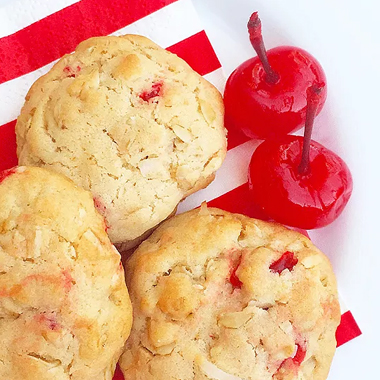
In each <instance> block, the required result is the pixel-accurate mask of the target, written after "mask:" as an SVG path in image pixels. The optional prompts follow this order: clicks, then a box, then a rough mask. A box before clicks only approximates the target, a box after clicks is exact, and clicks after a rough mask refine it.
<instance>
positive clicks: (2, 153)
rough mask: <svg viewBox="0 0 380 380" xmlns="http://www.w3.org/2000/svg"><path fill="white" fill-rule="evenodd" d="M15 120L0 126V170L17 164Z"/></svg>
mask: <svg viewBox="0 0 380 380" xmlns="http://www.w3.org/2000/svg"><path fill="white" fill-rule="evenodd" d="M15 125H16V120H14V121H11V122H10V123H7V124H5V125H3V126H2V127H0V171H1V170H5V169H9V168H12V167H13V166H16V165H17V156H16V134H15Z"/></svg>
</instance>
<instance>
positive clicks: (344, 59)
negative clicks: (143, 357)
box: [194, 0, 380, 380]
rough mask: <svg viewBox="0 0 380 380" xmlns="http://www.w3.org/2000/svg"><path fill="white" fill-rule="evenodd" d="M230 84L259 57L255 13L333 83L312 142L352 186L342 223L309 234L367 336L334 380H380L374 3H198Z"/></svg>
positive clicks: (377, 30) (379, 49)
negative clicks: (329, 153) (342, 166)
mask: <svg viewBox="0 0 380 380" xmlns="http://www.w3.org/2000/svg"><path fill="white" fill-rule="evenodd" d="M194 3H195V5H196V8H197V10H198V11H199V13H200V15H201V17H202V19H203V21H204V24H205V26H206V29H207V31H208V34H209V37H210V39H211V42H212V43H213V45H214V47H215V49H216V51H217V53H218V55H219V57H220V59H221V61H222V64H223V65H224V68H225V71H226V73H227V74H229V73H230V72H231V71H232V70H233V69H234V68H235V67H236V66H237V65H238V64H239V63H241V62H243V61H244V60H246V59H248V58H250V57H251V56H252V55H253V54H254V53H253V50H252V48H251V47H250V43H249V39H248V35H247V31H246V23H247V20H248V18H249V15H250V13H251V12H253V11H256V10H258V11H259V12H260V16H261V19H262V22H263V31H264V40H265V41H266V45H267V48H271V47H275V46H277V45H296V46H299V47H302V48H304V49H306V50H307V51H309V52H310V53H312V54H313V55H314V56H315V57H317V59H318V60H319V61H320V63H321V64H322V66H323V68H324V69H325V71H326V75H327V84H328V100H327V103H326V106H325V109H324V111H323V112H322V114H321V115H320V117H319V118H318V120H317V123H316V127H315V133H314V135H313V138H314V139H315V140H317V141H319V142H321V143H322V144H324V145H326V146H327V147H329V148H330V149H332V150H334V151H335V152H337V153H338V154H340V155H341V156H342V157H343V158H344V160H345V161H346V162H347V164H348V165H349V167H350V169H351V171H352V174H353V177H354V192H353V196H352V198H351V201H350V202H349V205H348V206H347V209H346V210H345V211H344V213H343V214H342V215H341V217H340V218H339V219H338V220H337V221H336V222H335V223H333V224H332V225H331V226H329V227H327V228H324V229H321V230H317V231H313V232H312V233H311V237H312V239H313V241H314V242H315V243H316V245H318V246H319V247H320V248H321V249H322V250H323V251H324V252H326V253H327V254H328V255H329V257H330V259H331V261H332V263H333V265H334V268H335V271H336V274H337V277H338V282H339V289H340V292H341V294H342V295H343V298H344V300H345V301H346V303H347V306H348V307H349V308H350V309H351V311H352V312H353V314H354V316H355V318H356V320H357V321H358V323H359V326H360V327H361V329H362V331H363V335H362V336H361V337H359V338H357V339H355V340H353V341H351V342H349V343H347V344H346V345H344V346H342V347H340V348H338V350H337V354H336V357H335V359H334V362H333V366H332V369H331V372H330V375H329V380H354V379H355V380H357V379H366V378H367V379H379V378H380V375H379V371H378V369H377V360H378V357H377V356H378V353H379V342H380V331H379V328H378V326H379V322H377V321H378V319H379V317H380V308H379V297H378V293H377V291H378V290H380V273H379V270H380V252H379V253H377V252H376V250H377V241H378V235H377V234H379V232H378V231H377V229H376V227H377V226H378V225H379V226H380V223H378V216H379V215H380V209H379V203H380V202H379V195H378V194H379V193H380V191H379V189H380V181H379V178H380V175H379V173H380V170H379V167H378V166H379V165H380V154H379V152H380V134H379V131H378V129H379V128H380V123H379V111H380V104H379V100H380V74H379V62H380V44H379V39H380V23H379V22H378V11H379V10H380V7H379V6H378V3H377V1H375V0H362V1H360V2H358V1H354V0H306V1H299V0H286V1H285V0H251V1H249V0H194Z"/></svg>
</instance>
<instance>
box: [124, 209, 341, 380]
mask: <svg viewBox="0 0 380 380" xmlns="http://www.w3.org/2000/svg"><path fill="white" fill-rule="evenodd" d="M126 273H127V278H128V285H129V288H130V289H131V300H132V305H133V306H134V324H133V327H132V332H131V336H130V338H129V339H128V341H127V344H126V347H125V353H124V354H123V356H122V358H121V360H120V365H121V368H122V370H123V372H124V376H125V378H126V379H128V380H134V379H139V380H141V379H144V380H149V379H152V380H153V379H155V380H161V379H162V380H167V379H169V378H170V379H176V380H177V379H178V380H190V379H196V380H199V379H220V380H226V379H228V380H238V379H244V380H273V379H275V380H293V379H299V380H300V379H302V380H306V379H310V380H325V379H326V377H327V374H328V372H329V367H330V363H331V360H332V357H333V355H334V352H335V346H336V341H335V331H336V328H337V326H338V324H339V321H340V310H339V303H338V296H337V288H336V281H335V277H334V274H333V271H332V268H331V265H330V262H329V260H328V259H327V258H326V256H324V255H323V254H322V253H321V252H320V251H319V250H318V249H317V248H316V247H315V246H314V245H313V244H312V243H311V242H310V240H309V239H307V238H306V237H304V236H303V235H301V234H299V233H297V232H295V231H290V230H288V229H286V228H285V227H282V226H280V225H278V224H272V223H268V222H263V221H259V220H255V219H250V218H248V217H245V216H242V215H237V214H230V213H227V212H224V211H221V210H218V209H207V207H205V206H203V207H202V208H201V209H198V210H193V211H190V212H188V213H185V214H182V215H179V216H176V217H174V218H172V219H170V220H168V221H166V222H164V223H163V224H162V225H161V226H160V227H159V228H158V229H157V230H156V231H155V232H154V233H153V234H152V235H151V237H150V238H148V239H147V240H146V241H144V242H143V243H142V244H141V245H140V246H139V248H138V249H137V250H136V251H135V253H134V254H133V256H132V257H131V258H130V259H129V261H128V262H127V266H126Z"/></svg>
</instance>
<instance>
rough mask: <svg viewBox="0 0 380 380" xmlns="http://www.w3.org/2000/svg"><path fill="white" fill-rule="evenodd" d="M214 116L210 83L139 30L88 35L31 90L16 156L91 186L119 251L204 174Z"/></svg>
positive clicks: (221, 141)
mask: <svg viewBox="0 0 380 380" xmlns="http://www.w3.org/2000/svg"><path fill="white" fill-rule="evenodd" d="M223 120H224V105H223V101H222V97H221V95H220V93H219V92H218V90H216V88H215V87H214V86H212V85H211V84H210V83H209V82H208V81H206V80H205V79H203V78H202V77H201V76H200V75H198V74H197V73H196V72H195V71H193V70H192V69H191V67H190V66H189V65H188V64H187V63H186V62H185V61H183V60H182V59H180V58H179V57H177V56H176V55H174V54H172V53H170V52H169V51H166V50H164V49H162V48H160V47H159V46H157V45H156V44H154V43H153V42H152V41H150V40H149V39H147V38H145V37H142V36H137V35H126V36H120V37H116V36H108V37H97V38H91V39H89V40H86V41H84V42H82V43H81V44H79V46H78V47H77V48H76V50H75V52H74V53H73V54H70V55H66V56H65V57H63V58H62V59H61V60H60V61H59V62H58V63H57V64H56V65H55V66H54V67H53V68H52V69H51V70H50V71H49V72H48V73H47V74H46V75H44V76H43V77H42V78H40V79H39V80H37V82H36V83H35V84H34V85H33V86H32V88H31V89H30V91H29V93H28V95H27V97H26V102H25V105H24V107H23V109H22V111H21V115H20V116H19V118H18V121H17V126H16V132H17V144H18V157H19V162H20V164H21V165H30V166H42V167H47V168H50V169H53V170H55V171H58V172H60V173H62V174H65V175H66V176H68V177H69V178H71V179H72V180H73V181H74V182H75V183H76V184H77V185H79V186H82V187H84V188H85V189H87V190H90V191H91V192H92V194H93V196H94V198H95V199H96V200H97V205H98V206H99V211H100V212H101V213H102V214H103V215H104V216H105V218H106V220H107V224H108V233H109V236H110V238H111V240H112V242H113V243H114V244H117V246H118V247H119V248H120V249H122V250H124V249H128V248H131V247H133V246H135V245H137V244H138V243H139V242H140V241H141V240H142V238H143V237H144V234H145V235H146V233H147V232H148V231H150V230H151V229H152V228H154V227H155V226H157V225H158V224H159V223H160V222H161V221H163V220H164V219H166V218H167V217H168V216H169V215H170V214H171V213H172V212H173V211H174V210H175V209H176V206H177V205H178V203H179V202H180V201H181V200H182V199H183V198H185V197H187V196H188V195H190V194H191V193H193V192H195V191H197V190H199V189H201V188H204V187H206V186H207V185H208V184H209V183H210V182H211V181H212V180H213V178H214V173H215V171H216V170H217V169H218V168H219V167H220V165H221V163H222V161H223V159H224V157H225V154H226V145H227V144H226V132H225V128H224V121H223Z"/></svg>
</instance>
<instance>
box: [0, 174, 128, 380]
mask: <svg viewBox="0 0 380 380" xmlns="http://www.w3.org/2000/svg"><path fill="white" fill-rule="evenodd" d="M0 204H1V207H0V342H1V345H0V379H4V380H69V379H70V380H111V379H112V376H113V372H114V370H115V365H116V362H117V360H118V359H119V356H120V354H121V351H122V348H123V345H124V343H125V341H126V339H127V337H128V335H129V332H130V328H131V321H132V310H131V303H130V299H129V296H128V291H127V287H126V285H125V281H124V272H123V269H122V266H121V264H120V255H119V254H118V252H117V251H116V249H115V248H114V247H113V245H112V244H111V242H110V240H109V238H108V236H107V234H106V232H105V229H104V227H105V226H104V220H103V218H102V217H101V216H100V215H99V213H98V212H97V211H96V208H95V207H94V203H93V199H92V197H91V194H90V193H89V192H87V191H85V190H83V189H81V188H79V187H76V186H75V185H74V184H73V183H72V182H71V181H70V180H69V179H66V178H64V177H63V176H61V175H58V174H56V173H53V172H51V171H48V170H46V169H41V168H25V167H19V168H16V169H13V170H10V171H7V172H3V173H1V174H0Z"/></svg>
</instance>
